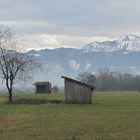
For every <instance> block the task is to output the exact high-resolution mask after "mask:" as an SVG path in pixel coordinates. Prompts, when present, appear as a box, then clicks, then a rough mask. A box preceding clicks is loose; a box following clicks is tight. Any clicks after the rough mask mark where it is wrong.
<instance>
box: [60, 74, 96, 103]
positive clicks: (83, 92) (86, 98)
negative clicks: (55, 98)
mask: <svg viewBox="0 0 140 140" xmlns="http://www.w3.org/2000/svg"><path fill="white" fill-rule="evenodd" d="M62 78H64V82H65V102H66V103H77V104H91V103H92V92H93V90H94V89H95V87H94V86H93V85H89V84H86V83H83V82H80V81H77V80H74V79H71V78H68V77H64V76H62Z"/></svg>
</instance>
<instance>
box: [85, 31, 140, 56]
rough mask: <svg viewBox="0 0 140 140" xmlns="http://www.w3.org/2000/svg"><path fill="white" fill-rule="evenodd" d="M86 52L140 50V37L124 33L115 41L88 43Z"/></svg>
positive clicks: (127, 51)
mask: <svg viewBox="0 0 140 140" xmlns="http://www.w3.org/2000/svg"><path fill="white" fill-rule="evenodd" d="M83 49H84V50H85V52H88V51H94V52H114V51H123V52H124V53H129V52H139V51H140V37H138V36H135V35H132V34H130V35H123V36H121V37H120V38H119V39H116V40H113V41H104V42H93V43H90V44H88V45H86V46H85V47H84V48H83Z"/></svg>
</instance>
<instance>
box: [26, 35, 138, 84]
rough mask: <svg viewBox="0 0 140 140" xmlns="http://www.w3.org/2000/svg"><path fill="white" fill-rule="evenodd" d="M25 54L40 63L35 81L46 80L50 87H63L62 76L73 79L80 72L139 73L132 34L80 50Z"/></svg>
mask: <svg viewBox="0 0 140 140" xmlns="http://www.w3.org/2000/svg"><path fill="white" fill-rule="evenodd" d="M46 47H47V46H46ZM27 53H28V54H30V55H34V56H35V57H36V59H37V60H38V61H39V62H41V63H42V64H43V68H42V70H41V71H37V72H36V74H35V81H47V80H48V81H51V82H52V84H53V85H55V84H56V85H59V86H62V85H63V80H62V79H61V76H62V75H66V76H70V77H73V78H75V77H77V76H78V74H79V73H83V72H90V73H96V72H97V70H98V69H99V68H109V69H110V70H111V71H121V72H131V73H133V74H140V37H138V36H135V35H132V34H130V35H123V36H121V37H120V38H119V39H116V40H112V41H104V42H92V43H90V44H87V45H85V46H84V47H83V48H81V49H74V48H57V49H53V50H50V49H44V50H39V51H36V50H31V51H29V52H27Z"/></svg>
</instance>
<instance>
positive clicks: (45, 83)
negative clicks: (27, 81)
mask: <svg viewBox="0 0 140 140" xmlns="http://www.w3.org/2000/svg"><path fill="white" fill-rule="evenodd" d="M34 85H35V86H36V85H51V83H50V82H49V81H43V82H35V83H34Z"/></svg>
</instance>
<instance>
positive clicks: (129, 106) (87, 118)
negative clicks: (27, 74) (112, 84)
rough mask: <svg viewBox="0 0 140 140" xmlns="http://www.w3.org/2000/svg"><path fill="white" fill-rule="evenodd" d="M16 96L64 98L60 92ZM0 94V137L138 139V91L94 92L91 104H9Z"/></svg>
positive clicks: (4, 139)
mask: <svg viewBox="0 0 140 140" xmlns="http://www.w3.org/2000/svg"><path fill="white" fill-rule="evenodd" d="M15 97H16V98H43V99H44V98H47V99H63V98H64V97H63V95H62V94H52V95H41V94H40V95H37V94H21V95H19V94H16V95H15ZM6 100H7V97H6V94H0V140H140V93H137V92H134V93H133V94H131V93H120V92H114V93H95V94H94V95H93V104H91V105H74V104H71V105H68V104H45V105H8V104H5V101H6Z"/></svg>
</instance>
